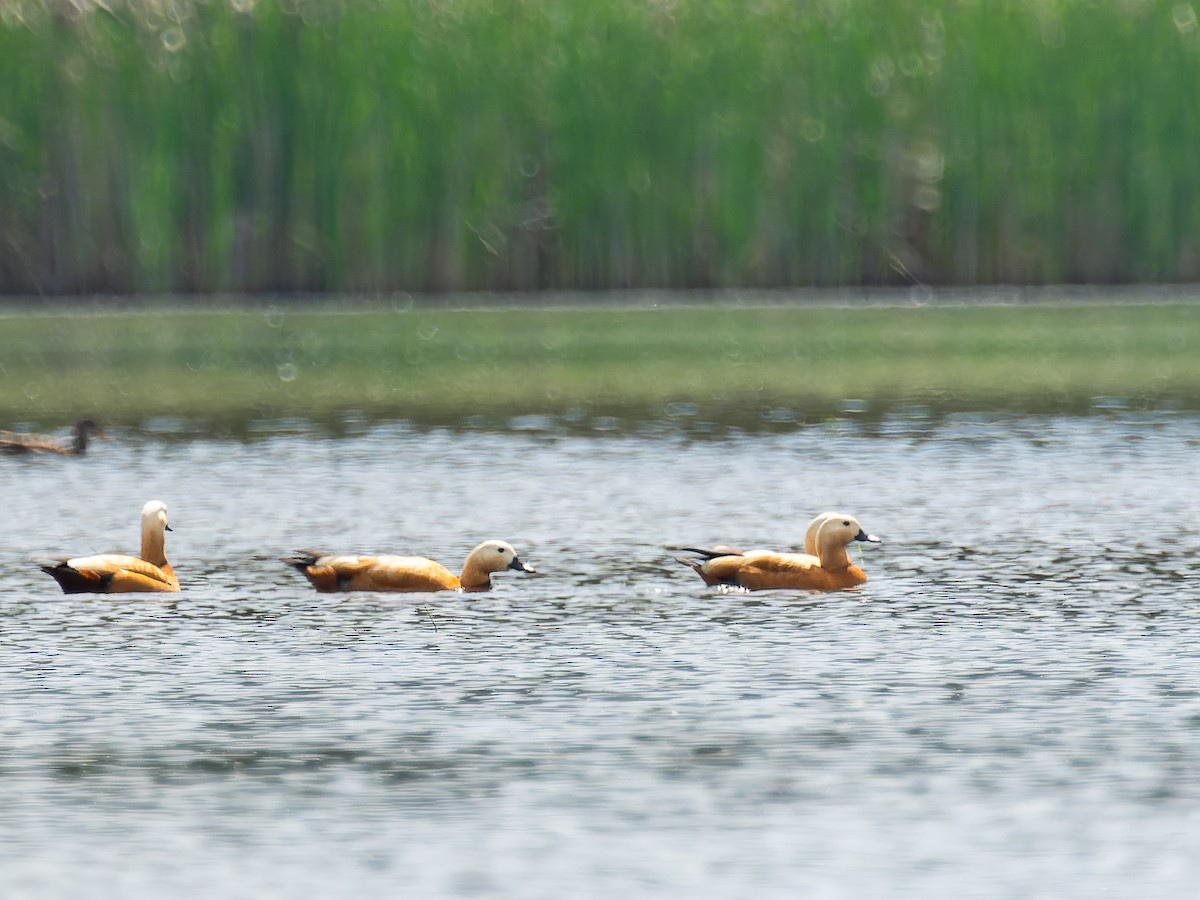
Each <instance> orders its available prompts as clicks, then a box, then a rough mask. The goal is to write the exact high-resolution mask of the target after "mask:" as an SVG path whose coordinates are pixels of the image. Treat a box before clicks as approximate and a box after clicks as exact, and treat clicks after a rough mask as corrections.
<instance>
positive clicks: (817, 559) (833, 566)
mask: <svg viewBox="0 0 1200 900" xmlns="http://www.w3.org/2000/svg"><path fill="white" fill-rule="evenodd" d="M810 538H811V543H810ZM854 541H870V542H871V543H880V541H879V538H877V537H875V535H873V534H867V533H866V532H865V531H863V529H862V526H861V525H859V524H858V520H857V519H855V518H854V517H853V516H847V515H842V514H839V513H822V514H821V515H819V516H817V517H816V518H815V519H813V521H812V523H811V524H810V525H809V528H808V534H807V535H806V536H805V550H806V551H807V550H809V547H810V546H811V548H812V549H813V550H815V551H816V552H815V553H814V552H805V553H777V552H775V551H773V550H750V551H741V550H737V549H735V548H733V547H727V546H717V547H713V548H711V549H708V550H702V549H697V548H694V547H683V548H681V549H683V550H686V551H687V552H689V553H698V554H699V555H700V558H699V559H693V558H689V557H683V556H679V557H676V559H677V560H678V561H679V562H681V563H683V564H684V565H685V566H690V567H691V568H692V569H695V570H696V572H697V574H699V575H700V577H701V578H703V579H704V583H705V584H709V585H713V584H732V585H737V586H739V587H744V588H748V589H750V590H753V591H760V590H768V589H771V588H797V589H800V590H810V591H840V590H843V589H844V588H849V587H854V586H855V585H858V584H862V583H863V582H865V581H866V580H867V576H866V573H865V572H863V570H862V569H860V568H859V567H858V566H856V565H854V564H853V563H852V562H851V561H850V555H849V554H848V553H847V552H846V547H847V546H848V545H849V544H850V543H852V542H854Z"/></svg>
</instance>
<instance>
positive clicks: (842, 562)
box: [820, 543, 851, 569]
mask: <svg viewBox="0 0 1200 900" xmlns="http://www.w3.org/2000/svg"><path fill="white" fill-rule="evenodd" d="M820 557H821V568H822V569H844V568H846V567H847V566H849V565H850V564H851V560H850V554H849V553H847V552H846V545H845V544H837V543H833V544H829V543H826V544H822V545H821V552H820Z"/></svg>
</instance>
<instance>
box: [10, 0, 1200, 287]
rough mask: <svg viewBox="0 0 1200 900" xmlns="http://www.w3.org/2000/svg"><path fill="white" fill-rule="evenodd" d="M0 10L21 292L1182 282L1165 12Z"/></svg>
mask: <svg viewBox="0 0 1200 900" xmlns="http://www.w3.org/2000/svg"><path fill="white" fill-rule="evenodd" d="M70 9H71V4H68V3H66V2H63V0H53V2H51V0H0V85H2V87H3V89H2V90H0V170H2V171H3V174H4V177H3V178H0V292H3V293H31V294H32V293H61V292H92V291H101V292H129V291H141V292H156V291H182V292H189V291H205V292H207V291H231V290H232V291H297V290H301V291H347V290H349V291H374V290H390V289H396V288H403V289H410V290H437V289H450V288H453V289H490V290H506V289H521V290H531V289H539V288H562V287H570V288H605V287H624V286H684V287H686V286H731V285H742V286H751V285H806V284H812V285H845V284H857V283H909V282H912V281H924V282H931V283H951V282H953V283H998V282H1039V283H1040V282H1057V281H1090V282H1111V281H1133V280H1176V281H1179V280H1193V279H1196V278H1197V277H1200V251H1197V249H1196V248H1197V246H1200V243H1198V239H1200V204H1197V203H1196V202H1195V201H1194V198H1195V197H1196V196H1198V195H1200V167H1197V166H1195V165H1194V154H1195V150H1194V148H1195V147H1196V146H1200V106H1197V104H1195V103H1194V102H1193V101H1192V94H1193V92H1194V86H1195V85H1196V84H1197V83H1198V82H1200V28H1198V26H1197V21H1196V18H1195V15H1194V13H1193V11H1192V7H1191V6H1190V5H1188V4H1180V3H1177V2H1174V0H1137V2H1124V3H1097V2H1093V0H1061V2H1055V3H1047V2H1045V0H1013V2H1009V3H1000V4H996V3H966V2H952V0H901V2H895V3H886V4H881V3H875V2H868V0H814V2H810V3H796V2H794V0H756V2H752V3H747V2H745V0H687V2H685V0H596V2H589V3H551V2H546V0H445V2H433V0H354V2H349V0H347V2H338V0H257V2H254V0H211V2H198V0H197V2H190V0H180V2H173V3H162V2H156V0H123V2H121V0H113V2H110V3H108V4H106V5H105V6H104V7H101V6H99V5H97V6H93V7H87V8H86V9H85V11H83V12H69V11H68V10H70Z"/></svg>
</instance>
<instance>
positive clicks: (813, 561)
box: [718, 550, 867, 591]
mask: <svg viewBox="0 0 1200 900" xmlns="http://www.w3.org/2000/svg"><path fill="white" fill-rule="evenodd" d="M718 562H719V561H718ZM737 579H738V581H737V583H738V584H740V585H742V587H747V588H750V589H751V590H754V591H763V590H770V589H772V588H791V589H795V590H804V591H840V590H844V589H845V588H848V587H854V586H855V585H859V584H862V583H863V582H865V581H866V580H867V576H866V574H864V573H863V570H862V569H860V568H859V567H858V566H853V565H852V566H844V567H842V568H837V569H825V568H822V566H821V560H820V559H818V558H817V557H815V556H811V555H810V554H807V553H772V552H770V551H765V550H764V551H756V552H753V553H749V554H747V556H746V557H745V564H744V565H743V566H742V567H741V568H740V569H739V570H738V573H737Z"/></svg>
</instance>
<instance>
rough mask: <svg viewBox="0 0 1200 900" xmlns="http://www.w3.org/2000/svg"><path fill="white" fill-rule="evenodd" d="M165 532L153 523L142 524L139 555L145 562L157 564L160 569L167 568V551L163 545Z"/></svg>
mask: <svg viewBox="0 0 1200 900" xmlns="http://www.w3.org/2000/svg"><path fill="white" fill-rule="evenodd" d="M165 541H166V533H165V532H164V531H163V530H162V529H161V528H159V527H157V526H156V525H155V524H154V523H147V524H146V525H143V526H142V552H141V557H142V559H144V560H145V561H146V562H148V563H151V564H152V565H156V566H158V567H159V568H160V569H165V568H169V566H167V551H166V547H165Z"/></svg>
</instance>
